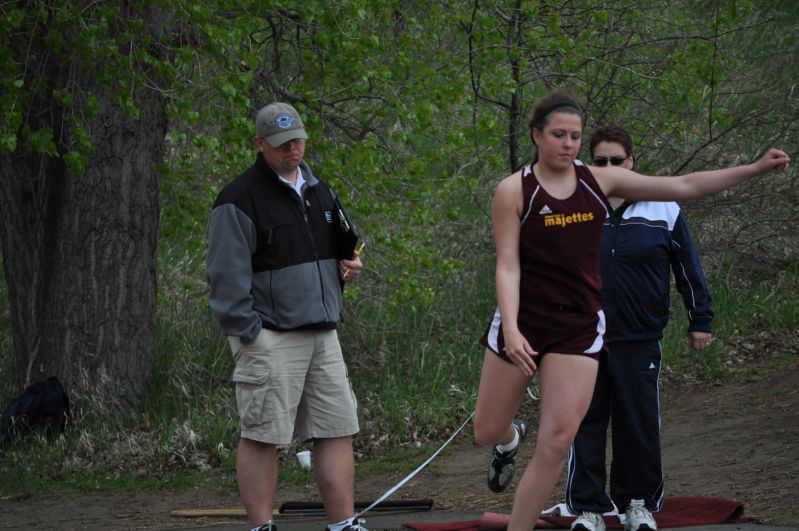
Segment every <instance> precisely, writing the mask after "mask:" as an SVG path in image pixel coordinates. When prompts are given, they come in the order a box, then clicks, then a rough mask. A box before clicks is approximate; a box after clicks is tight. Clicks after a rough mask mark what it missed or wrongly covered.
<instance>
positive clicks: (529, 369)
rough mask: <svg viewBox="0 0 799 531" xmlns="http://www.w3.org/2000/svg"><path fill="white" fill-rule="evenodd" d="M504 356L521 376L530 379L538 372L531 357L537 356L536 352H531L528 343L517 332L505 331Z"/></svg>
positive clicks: (531, 349) (531, 348)
mask: <svg viewBox="0 0 799 531" xmlns="http://www.w3.org/2000/svg"><path fill="white" fill-rule="evenodd" d="M504 339H505V355H506V356H508V358H509V359H510V360H511V361H512V362H513V364H514V365H516V367H518V369H519V370H520V371H522V374H524V375H525V376H528V377H531V378H532V376H533V374H534V373H535V371H536V370H538V366H537V365H536V363H535V361H533V356H538V352H536V351H535V350H533V347H531V346H530V343H528V342H527V340H526V339H525V338H524V336H523V335H522V333H521V332H519V331H518V330H511V331H507V330H506V331H505V335H504Z"/></svg>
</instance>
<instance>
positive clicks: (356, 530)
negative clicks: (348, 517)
mask: <svg viewBox="0 0 799 531" xmlns="http://www.w3.org/2000/svg"><path fill="white" fill-rule="evenodd" d="M365 523H366V520H364V519H363V518H358V519H357V520H353V522H352V523H351V524H350V525H348V526H347V527H345V528H343V529H342V530H341V531H369V530H368V529H366V528H365V527H364V526H363V524H365ZM328 529H330V528H329V527H325V531H327V530H328Z"/></svg>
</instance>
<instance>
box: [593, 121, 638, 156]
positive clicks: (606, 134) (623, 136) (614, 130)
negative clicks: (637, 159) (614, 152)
mask: <svg viewBox="0 0 799 531" xmlns="http://www.w3.org/2000/svg"><path fill="white" fill-rule="evenodd" d="M600 142H617V143H619V144H621V146H622V147H623V148H624V154H625V155H627V156H628V157H629V156H630V155H632V154H633V141H632V139H631V138H630V135H629V133H627V131H625V130H624V129H622V128H621V127H618V126H616V125H610V126H608V127H600V128H599V129H597V130H596V131H594V134H592V135H591V143H590V144H589V148H590V153H591V158H594V149H595V148H596V146H597V144H599V143H600Z"/></svg>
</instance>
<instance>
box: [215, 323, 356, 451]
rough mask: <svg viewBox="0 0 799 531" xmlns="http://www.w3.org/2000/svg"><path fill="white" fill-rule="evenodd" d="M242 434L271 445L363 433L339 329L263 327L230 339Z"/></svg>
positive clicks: (247, 437) (246, 437) (245, 437)
mask: <svg viewBox="0 0 799 531" xmlns="http://www.w3.org/2000/svg"><path fill="white" fill-rule="evenodd" d="M228 342H229V343H230V348H231V350H232V351H233V358H234V360H235V361H236V369H235V370H234V371H233V381H234V382H235V383H236V403H237V405H238V411H239V421H240V426H241V437H242V438H244V439H252V440H254V441H260V442H264V443H269V444H277V445H285V444H290V443H291V440H292V436H293V435H294V434H295V430H296V435H297V437H298V438H299V439H300V440H301V441H307V440H309V439H326V438H333V437H344V436H349V435H354V434H355V433H358V429H359V428H358V412H357V407H358V406H357V402H356V400H355V395H354V393H353V392H352V386H351V385H350V379H349V376H348V375H347V366H346V365H345V363H344V358H343V356H342V354H341V346H340V345H339V341H338V335H337V333H336V331H335V330H298V331H291V332H275V331H273V330H268V329H266V328H264V329H262V330H261V332H260V333H259V334H258V337H257V338H255V340H254V341H253V342H252V343H248V344H245V343H242V342H241V340H240V339H239V338H237V337H228Z"/></svg>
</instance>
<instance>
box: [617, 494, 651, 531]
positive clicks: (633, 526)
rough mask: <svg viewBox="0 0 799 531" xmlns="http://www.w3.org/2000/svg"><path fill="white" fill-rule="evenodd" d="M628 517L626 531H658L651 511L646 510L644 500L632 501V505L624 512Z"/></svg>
mask: <svg viewBox="0 0 799 531" xmlns="http://www.w3.org/2000/svg"><path fill="white" fill-rule="evenodd" d="M624 514H625V516H626V517H627V524H626V525H625V526H624V529H626V530H627V531H656V529H657V528H658V525H657V524H656V523H655V518H654V517H653V516H652V513H651V512H650V511H649V509H647V508H646V504H644V500H630V505H628V506H627V510H626V511H624Z"/></svg>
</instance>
